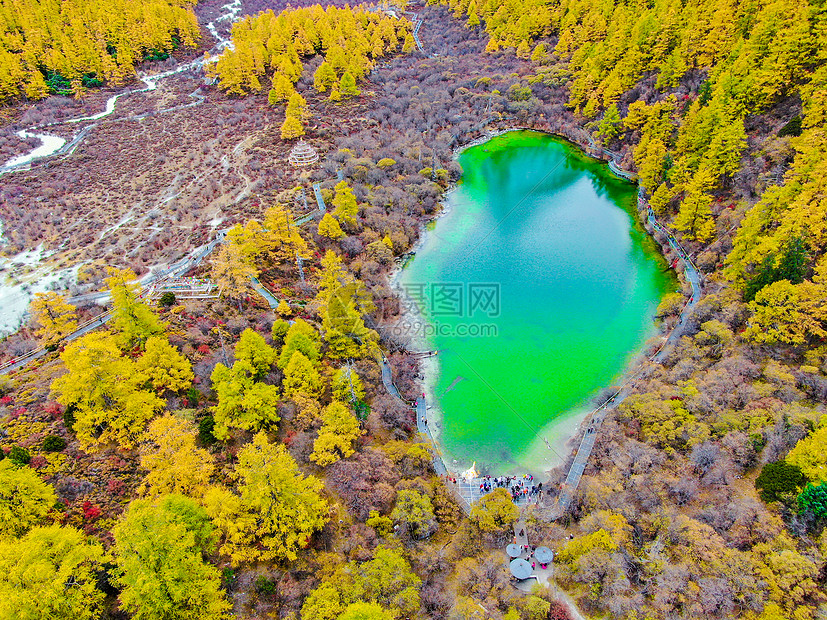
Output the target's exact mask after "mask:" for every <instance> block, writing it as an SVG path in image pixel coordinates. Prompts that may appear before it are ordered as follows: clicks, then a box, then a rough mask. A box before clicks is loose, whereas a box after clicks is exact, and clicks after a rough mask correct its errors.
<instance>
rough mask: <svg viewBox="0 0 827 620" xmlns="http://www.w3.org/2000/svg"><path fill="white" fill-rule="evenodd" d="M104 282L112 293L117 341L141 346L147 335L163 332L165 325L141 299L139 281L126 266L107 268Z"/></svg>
mask: <svg viewBox="0 0 827 620" xmlns="http://www.w3.org/2000/svg"><path fill="white" fill-rule="evenodd" d="M107 271H108V272H109V277H108V278H106V284H107V286H108V287H109V294H110V295H111V296H112V327H113V329H114V331H115V333H116V336H117V338H118V344H119V345H120V346H121V347H123V348H125V349H131V348H132V347H135V346H140V347H143V346H144V343H145V342H146V341H147V339H148V338H149V337H150V336H157V335H158V334H162V333H164V330H165V329H166V325H164V322H163V321H161V319H160V318H159V317H158V315H157V314H155V312H154V311H153V310H152V308H150V307H149V306H148V305H147V304H145V303H144V302H143V301H141V298H140V293H141V285H140V284H139V283H138V282H137V280H136V278H135V274H134V273H133V272H131V271H130V270H128V269H112V268H110V269H108V270H107Z"/></svg>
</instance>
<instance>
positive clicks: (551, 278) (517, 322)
mask: <svg viewBox="0 0 827 620" xmlns="http://www.w3.org/2000/svg"><path fill="white" fill-rule="evenodd" d="M459 161H460V163H461V165H462V167H463V170H464V174H463V178H462V182H461V184H460V185H459V187H458V188H457V189H456V191H454V192H452V193H451V194H450V195H449V196H448V198H447V205H446V206H447V213H446V214H445V215H444V216H443V217H441V218H440V219H439V220H438V221H437V222H436V225H435V226H434V228H433V230H431V231H429V232H428V233H427V235H426V236H425V239H424V241H423V244H422V246H421V248H420V249H419V251H418V252H417V254H416V256H415V258H414V260H413V261H411V262H410V263H409V265H408V267H407V268H406V269H405V270H404V271H403V272H402V273H401V275H400V278H399V284H400V286H401V288H402V291H401V293H402V295H403V299H404V301H405V302H406V303H407V304H408V305H409V307H411V308H412V309H413V312H412V313H411V315H410V316H411V317H412V316H415V315H416V311H417V310H419V311H421V313H422V315H423V318H422V321H421V322H420V321H418V320H417V319H412V318H409V319H407V320H406V321H403V322H402V323H400V324H399V325H397V326H396V328H395V330H396V332H397V333H398V334H400V335H402V336H403V337H404V336H406V335H407V336H410V337H412V338H413V339H414V341H416V342H419V343H422V344H424V345H425V346H427V347H428V348H430V349H435V350H438V351H439V355H438V356H437V357H436V358H430V359H429V360H428V365H427V367H428V368H429V375H430V376H429V377H428V379H427V382H428V390H429V391H430V392H431V394H429V398H428V402H429V403H435V408H434V410H432V411H430V412H429V424H430V426H431V429H432V430H433V431H435V435H436V436H437V438H438V439H437V440H438V442H439V444H440V447H441V449H442V450H443V453H444V456H445V459H446V464H447V465H448V466H449V467H450V468H452V469H454V470H461V469H463V468H466V467H469V466H470V465H471V463H472V462H474V461H476V463H477V469H483V470H485V469H486V468H490V469H491V471H492V472H493V473H496V474H505V473H512V472H514V473H523V472H526V471H529V472H532V473H535V474H540V473H541V472H542V470H545V469H548V468H549V467H551V466H554V465H557V464H559V463H561V462H562V461H563V460H564V456H565V455H566V454H567V453H568V452H569V449H568V448H566V447H565V443H566V441H567V440H568V439H569V438H570V437H571V436H572V435H573V434H574V432H575V427H576V425H577V423H578V422H579V421H580V419H581V418H582V416H583V415H584V414H585V412H586V411H587V410H589V409H590V406H589V405H590V403H591V400H592V399H593V397H594V396H595V395H596V393H597V392H599V391H600V390H602V389H603V388H605V387H608V386H611V385H612V384H614V383H616V382H617V380H618V379H619V378H620V376H621V375H622V374H623V372H624V370H625V369H626V368H627V366H628V364H629V362H630V361H631V360H632V359H633V358H634V356H635V355H636V354H638V353H640V351H641V348H642V345H643V344H644V342H645V341H646V340H647V339H648V338H650V337H652V336H654V335H655V334H656V333H657V328H656V325H655V323H654V321H653V319H652V317H653V314H654V311H655V308H656V307H657V305H658V303H659V302H660V299H661V298H662V296H663V295H664V293H666V292H668V291H669V290H670V289H673V288H674V286H675V280H674V279H673V278H672V277H671V275H669V274H667V273H666V264H665V262H664V261H663V259H662V257H661V255H660V253H659V250H658V248H657V246H656V245H655V243H654V242H653V241H652V240H651V239H650V238H649V237H648V236H647V235H646V233H645V231H644V230H643V228H642V227H641V226H640V225H639V224H637V223H636V217H637V215H636V198H637V194H636V190H635V188H634V186H632V185H630V184H628V183H626V182H624V181H622V180H620V179H618V178H617V177H615V176H614V175H612V173H611V172H610V171H609V170H608V169H607V168H606V166H605V165H604V164H601V163H600V162H597V161H595V160H593V159H591V158H589V157H587V156H586V155H584V154H583V153H582V152H581V151H580V150H579V149H578V148H577V147H576V146H573V145H571V144H569V143H567V142H565V141H563V140H560V139H557V138H554V137H552V136H549V135H546V134H542V133H537V132H531V131H515V132H509V133H506V134H503V135H500V136H497V137H496V138H493V139H491V140H489V141H488V142H485V143H484V144H481V145H477V146H474V147H472V148H469V149H467V150H466V151H464V152H463V153H462V155H461V156H460V158H459ZM423 341H425V342H424V343H423ZM414 346H416V345H414Z"/></svg>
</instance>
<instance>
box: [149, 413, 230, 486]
mask: <svg viewBox="0 0 827 620" xmlns="http://www.w3.org/2000/svg"><path fill="white" fill-rule="evenodd" d="M195 439H196V432H195V427H194V426H193V425H192V424H191V423H190V422H188V421H186V420H183V419H181V418H178V417H175V416H174V415H171V414H167V415H165V416H162V417H160V418H156V419H154V420H153V421H152V422H151V423H150V424H149V428H148V429H147V432H146V436H145V442H144V444H143V445H142V446H141V467H143V468H144V469H145V470H147V474H146V476H145V477H144V481H143V484H142V486H141V491H142V492H144V493H148V494H151V495H164V494H166V493H180V494H182V495H189V496H196V495H200V494H201V493H203V491H204V489H205V488H206V487H207V485H208V484H209V481H210V476H212V474H213V472H214V471H215V459H214V458H213V455H212V454H210V453H209V452H207V451H206V450H204V449H202V448H199V447H197V446H196V444H195Z"/></svg>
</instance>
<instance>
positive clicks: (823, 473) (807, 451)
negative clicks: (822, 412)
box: [784, 417, 827, 484]
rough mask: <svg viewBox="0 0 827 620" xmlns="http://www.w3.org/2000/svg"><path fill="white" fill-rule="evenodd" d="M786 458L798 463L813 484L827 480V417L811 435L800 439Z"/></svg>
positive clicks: (792, 462)
mask: <svg viewBox="0 0 827 620" xmlns="http://www.w3.org/2000/svg"><path fill="white" fill-rule="evenodd" d="M784 460H785V461H787V462H788V463H789V464H790V465H797V466H798V467H799V468H800V469H801V472H802V473H803V474H804V475H805V476H807V478H809V479H810V481H811V482H812V483H813V484H818V483H820V482H827V417H826V418H822V420H821V425H820V427H819V428H818V429H816V430H815V431H814V432H813V433H812V434H811V435H809V436H807V437H805V438H804V439H800V440H799V441H798V443H797V444H795V446H794V447H793V449H792V450H790V452H789V453H788V454H787V458H786V459H784Z"/></svg>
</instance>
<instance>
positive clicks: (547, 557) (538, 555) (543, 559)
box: [534, 547, 554, 564]
mask: <svg viewBox="0 0 827 620" xmlns="http://www.w3.org/2000/svg"><path fill="white" fill-rule="evenodd" d="M534 559H535V560H537V561H538V562H539V563H540V564H550V563H551V561H552V560H553V559H554V552H553V551H552V550H551V549H549V548H548V547H537V548H536V549H535V550H534Z"/></svg>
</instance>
